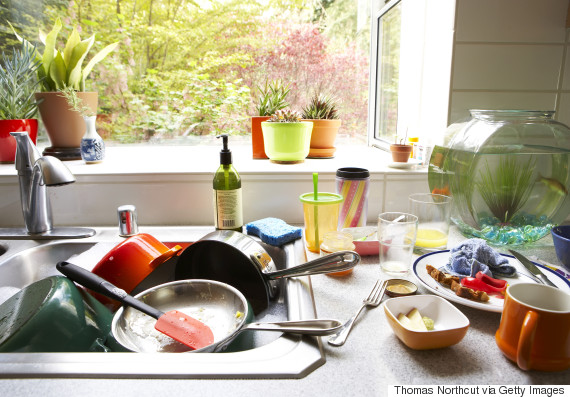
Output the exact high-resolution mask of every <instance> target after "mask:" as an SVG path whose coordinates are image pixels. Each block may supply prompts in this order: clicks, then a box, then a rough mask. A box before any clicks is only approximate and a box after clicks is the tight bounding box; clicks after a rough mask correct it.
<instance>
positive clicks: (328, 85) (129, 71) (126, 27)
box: [0, 0, 371, 144]
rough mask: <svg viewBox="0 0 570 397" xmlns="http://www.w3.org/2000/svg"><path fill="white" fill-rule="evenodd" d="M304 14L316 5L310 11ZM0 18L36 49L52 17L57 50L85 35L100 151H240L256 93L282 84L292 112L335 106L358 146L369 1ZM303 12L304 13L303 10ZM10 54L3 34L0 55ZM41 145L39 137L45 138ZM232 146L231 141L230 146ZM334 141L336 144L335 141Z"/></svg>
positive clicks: (345, 132) (150, 6) (178, 5)
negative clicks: (58, 26)
mask: <svg viewBox="0 0 570 397" xmlns="http://www.w3.org/2000/svg"><path fill="white" fill-rule="evenodd" d="M313 3H314V4H315V5H313ZM2 4H6V7H5V8H3V7H0V18H2V19H3V20H7V21H10V22H11V23H12V24H13V25H14V27H15V29H16V30H17V32H18V33H19V34H20V35H21V36H23V37H25V38H26V39H28V40H29V41H31V42H33V43H34V44H37V45H38V48H39V50H40V52H42V53H43V45H42V44H41V43H40V42H39V40H38V31H39V30H41V31H43V32H49V31H50V30H51V28H52V26H53V24H54V21H55V20H56V18H57V17H60V18H61V21H62V24H63V28H62V30H61V32H60V34H59V41H58V42H59V45H58V46H57V47H56V48H60V49H63V46H64V44H65V40H66V39H67V37H68V36H69V34H70V33H71V31H72V29H73V27H74V26H76V27H78V30H79V34H80V36H81V39H86V38H88V37H89V36H91V35H92V34H95V35H96V36H95V43H94V44H93V48H92V49H91V51H90V52H89V54H88V55H87V57H86V59H85V61H84V65H85V64H86V63H87V62H88V61H89V59H90V58H91V57H92V56H93V55H94V54H96V53H97V52H98V51H100V50H101V49H102V48H104V47H105V46H107V45H108V44H110V43H113V42H119V46H118V48H117V49H116V50H115V51H114V52H113V53H111V54H110V55H108V56H107V57H106V58H105V59H104V60H103V61H102V62H100V63H98V64H97V65H96V66H95V67H94V69H93V71H92V73H91V74H90V75H89V77H88V78H87V80H86V90H91V91H97V92H98V93H99V111H98V119H97V129H98V132H99V133H100V135H102V136H103V138H104V139H105V140H106V141H107V142H108V143H111V142H114V143H126V144H130V143H149V142H150V143H166V144H169V143H170V144H172V143H176V144H202V143H205V142H212V143H213V144H217V142H215V139H211V137H212V136H214V135H217V134H219V133H222V132H223V133H230V134H232V135H234V136H235V139H237V137H238V136H241V137H243V139H244V141H246V142H249V139H250V138H249V134H250V126H249V125H250V117H251V116H253V115H255V110H256V104H257V101H258V96H259V92H258V90H257V87H258V86H263V85H264V84H265V82H266V81H273V80H281V81H283V82H284V83H287V84H290V87H291V92H290V95H289V97H288V101H289V102H290V106H291V107H293V108H294V109H296V110H299V111H301V110H302V108H303V107H304V106H306V104H307V103H308V101H309V99H310V97H311V96H312V95H313V94H315V93H317V92H322V93H327V94H332V95H334V96H335V97H336V98H337V100H338V102H339V114H340V118H341V119H342V127H341V132H340V134H341V135H342V136H343V137H344V138H345V141H347V142H349V143H355V142H356V143H363V142H366V123H367V109H368V74H369V66H368V62H369V51H368V50H369V37H370V29H369V25H370V23H369V20H370V19H369V18H370V17H369V15H370V7H371V5H370V3H369V2H368V1H354V0H334V1H333V0H329V1H320V2H306V1H302V0H289V1H285V0H264V1H260V0H211V1H209V0H199V1H197V0H178V1H172V0H82V1H68V0H43V1H41V0H11V1H10V0H8V1H6V2H3V3H2ZM308 4H309V5H310V6H308ZM15 44H17V40H16V39H15V36H14V35H13V34H12V32H11V30H10V29H9V28H8V27H6V29H3V30H2V31H1V32H0V47H1V49H2V50H4V51H7V50H9V49H10V47H12V46H14V45H15ZM44 139H46V138H44ZM232 139H234V138H232ZM340 139H343V138H340Z"/></svg>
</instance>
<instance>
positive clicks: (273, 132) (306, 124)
mask: <svg viewBox="0 0 570 397" xmlns="http://www.w3.org/2000/svg"><path fill="white" fill-rule="evenodd" d="M261 129H262V130H263V144H264V147H265V154H267V157H269V159H270V160H271V161H272V162H274V163H283V164H294V163H302V162H303V161H305V158H306V157H307V155H308V154H309V150H310V149H311V133H312V131H313V123H312V122H310V121H301V122H298V123H274V122H269V121H264V122H262V123H261Z"/></svg>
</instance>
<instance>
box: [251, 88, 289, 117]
mask: <svg viewBox="0 0 570 397" xmlns="http://www.w3.org/2000/svg"><path fill="white" fill-rule="evenodd" d="M257 89H258V90H259V93H260V95H259V103H258V104H257V107H256V109H257V113H258V114H259V116H271V115H273V114H274V113H275V112H276V111H278V110H281V109H284V108H286V107H287V106H289V103H288V102H287V100H286V99H287V94H289V91H290V88H289V85H283V84H282V83H281V82H280V81H278V80H276V81H273V82H271V83H269V82H267V81H266V82H265V86H263V87H259V86H258V87H257Z"/></svg>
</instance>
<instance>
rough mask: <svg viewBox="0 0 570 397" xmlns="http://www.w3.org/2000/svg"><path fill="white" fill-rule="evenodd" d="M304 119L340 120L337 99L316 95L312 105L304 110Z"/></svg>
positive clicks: (312, 99)
mask: <svg viewBox="0 0 570 397" xmlns="http://www.w3.org/2000/svg"><path fill="white" fill-rule="evenodd" d="M303 118H304V119H312V120H335V119H338V110H337V103H336V99H335V98H334V97H332V96H328V95H324V94H315V95H314V96H313V97H312V98H311V101H310V103H309V104H308V105H307V106H306V107H305V108H303Z"/></svg>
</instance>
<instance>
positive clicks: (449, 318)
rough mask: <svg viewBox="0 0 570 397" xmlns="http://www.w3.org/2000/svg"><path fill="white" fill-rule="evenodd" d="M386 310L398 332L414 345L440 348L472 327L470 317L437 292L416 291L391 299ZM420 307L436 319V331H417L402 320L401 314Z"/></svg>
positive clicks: (418, 348)
mask: <svg viewBox="0 0 570 397" xmlns="http://www.w3.org/2000/svg"><path fill="white" fill-rule="evenodd" d="M383 306H384V313H385V314H386V318H387V319H388V323H389V324H390V327H392V330H393V331H394V333H395V334H396V336H397V337H398V338H399V339H400V340H401V341H402V342H404V344H405V345H406V346H408V347H410V348H412V349H416V350H426V349H439V348H442V347H447V346H451V345H454V344H456V343H458V342H459V341H461V339H463V337H464V336H465V334H466V333H467V329H468V328H469V319H468V318H467V317H465V315H464V314H463V313H461V311H459V310H458V309H457V308H456V307H455V306H453V305H452V304H451V303H449V302H448V301H447V300H445V299H443V298H441V297H439V296H436V295H413V296H403V297H400V298H392V299H388V300H387V301H385V302H384V303H383ZM413 308H416V309H418V310H419V312H420V313H421V314H422V316H427V317H429V318H431V319H432V320H433V321H434V329H433V330H432V331H413V330H411V329H408V328H406V327H404V326H403V325H402V324H401V323H400V321H398V314H400V313H404V314H407V313H408V312H409V311H410V310H412V309H413Z"/></svg>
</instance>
